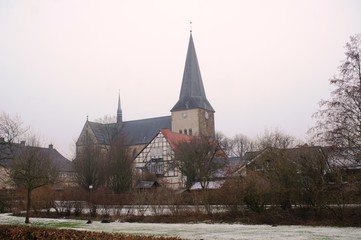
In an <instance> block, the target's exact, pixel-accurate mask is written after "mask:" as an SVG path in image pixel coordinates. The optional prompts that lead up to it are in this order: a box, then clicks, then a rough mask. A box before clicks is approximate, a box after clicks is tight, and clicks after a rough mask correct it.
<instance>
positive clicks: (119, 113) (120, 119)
mask: <svg viewBox="0 0 361 240" xmlns="http://www.w3.org/2000/svg"><path fill="white" fill-rule="evenodd" d="M122 122H123V111H122V108H121V105H120V90H119V94H118V110H117V123H122Z"/></svg>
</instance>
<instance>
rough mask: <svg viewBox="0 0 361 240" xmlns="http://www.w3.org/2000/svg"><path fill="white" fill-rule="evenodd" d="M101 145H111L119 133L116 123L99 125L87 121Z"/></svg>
mask: <svg viewBox="0 0 361 240" xmlns="http://www.w3.org/2000/svg"><path fill="white" fill-rule="evenodd" d="M87 123H88V124H89V126H90V128H91V130H92V131H93V133H94V135H95V138H96V140H97V142H98V143H99V144H104V145H109V144H110V141H111V140H112V139H113V136H114V134H115V133H116V132H117V124H116V123H106V124H104V123H98V122H90V121H87Z"/></svg>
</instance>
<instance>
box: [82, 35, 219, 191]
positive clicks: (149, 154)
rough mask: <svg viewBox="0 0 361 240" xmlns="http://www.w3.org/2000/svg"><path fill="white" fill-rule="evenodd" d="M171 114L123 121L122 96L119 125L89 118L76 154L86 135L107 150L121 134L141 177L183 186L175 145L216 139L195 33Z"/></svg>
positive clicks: (171, 185) (118, 115)
mask: <svg viewBox="0 0 361 240" xmlns="http://www.w3.org/2000/svg"><path fill="white" fill-rule="evenodd" d="M170 113H171V115H169V116H162V117H155V118H148V119H139V120H132V121H123V113H122V108H121V104H120V96H119V98H118V110H117V120H116V123H106V124H104V123H98V122H91V121H89V120H88V119H87V121H86V122H85V125H84V127H83V130H82V132H81V134H80V136H79V138H78V140H77V142H76V151H77V154H78V153H79V151H81V149H82V148H83V147H84V146H85V138H86V137H87V136H89V135H90V136H91V138H92V139H93V140H94V142H95V143H96V144H97V145H99V146H104V147H107V146H109V145H110V141H111V139H112V136H113V135H114V133H116V132H121V133H122V134H123V135H124V136H126V141H127V145H128V146H129V147H130V148H131V149H132V157H133V158H134V167H135V170H136V171H137V173H138V174H143V172H144V171H147V172H151V173H153V174H155V175H156V176H157V182H159V183H160V184H161V185H165V186H168V187H170V188H173V189H178V188H181V187H183V186H184V181H185V180H184V176H182V175H181V173H180V172H179V171H178V170H177V169H175V168H174V166H173V165H172V157H173V155H174V154H172V153H173V149H174V146H175V144H176V143H177V142H179V141H183V140H186V139H187V138H191V137H192V136H215V124H214V113H215V111H214V109H213V107H212V105H211V104H210V103H209V101H208V100H207V97H206V93H205V90H204V86H203V81H202V76H201V71H200V68H199V64H198V59H197V55H196V51H195V46H194V42H193V37H192V31H191V32H190V37H189V43H188V50H187V56H186V61H185V67H184V73H183V80H182V86H181V89H180V95H179V100H178V101H177V102H176V103H175V105H174V106H173V108H171V110H170Z"/></svg>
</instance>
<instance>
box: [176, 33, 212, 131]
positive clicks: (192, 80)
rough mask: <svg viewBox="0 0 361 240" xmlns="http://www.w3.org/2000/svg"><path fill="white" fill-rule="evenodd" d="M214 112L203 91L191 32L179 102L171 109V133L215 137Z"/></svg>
mask: <svg viewBox="0 0 361 240" xmlns="http://www.w3.org/2000/svg"><path fill="white" fill-rule="evenodd" d="M214 112H215V111H214V109H213V107H212V106H211V104H210V103H209V102H208V100H207V97H206V93H205V91H204V87H203V81H202V76H201V71H200V69H199V65H198V60H197V55H196V50H195V47H194V43H193V37H192V31H191V32H190V38H189V44H188V51H187V57H186V63H185V67H184V73H183V80H182V87H181V91H180V95H179V100H178V102H177V103H176V104H175V105H174V107H173V108H172V109H171V113H172V132H178V133H182V134H188V135H195V136H215V127H214Z"/></svg>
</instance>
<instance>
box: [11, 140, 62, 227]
mask: <svg viewBox="0 0 361 240" xmlns="http://www.w3.org/2000/svg"><path fill="white" fill-rule="evenodd" d="M39 146H40V144H39V141H38V140H37V138H36V137H35V136H32V137H30V138H29V140H28V146H22V145H20V146H19V147H17V149H16V151H15V154H14V158H13V159H12V161H11V165H10V178H11V179H12V180H13V181H14V183H15V184H16V185H17V186H19V187H24V188H25V189H26V192H27V194H26V199H27V201H26V202H27V204H26V216H25V223H29V222H30V221H29V214H30V207H31V194H32V191H33V190H34V189H37V188H40V187H43V186H46V185H49V184H52V183H55V182H56V181H57V177H58V173H59V171H58V167H57V165H56V163H55V162H53V161H52V159H51V158H50V155H49V152H48V151H47V149H44V148H40V147H39Z"/></svg>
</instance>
